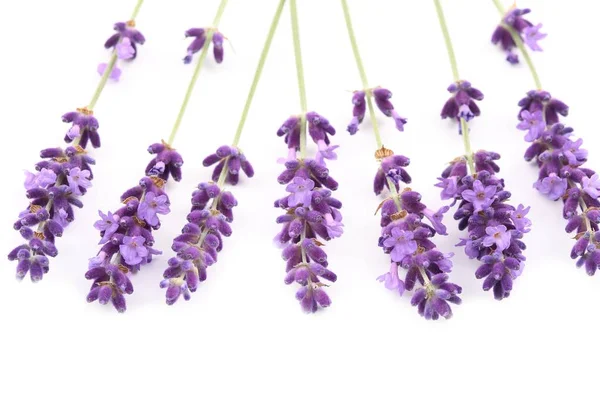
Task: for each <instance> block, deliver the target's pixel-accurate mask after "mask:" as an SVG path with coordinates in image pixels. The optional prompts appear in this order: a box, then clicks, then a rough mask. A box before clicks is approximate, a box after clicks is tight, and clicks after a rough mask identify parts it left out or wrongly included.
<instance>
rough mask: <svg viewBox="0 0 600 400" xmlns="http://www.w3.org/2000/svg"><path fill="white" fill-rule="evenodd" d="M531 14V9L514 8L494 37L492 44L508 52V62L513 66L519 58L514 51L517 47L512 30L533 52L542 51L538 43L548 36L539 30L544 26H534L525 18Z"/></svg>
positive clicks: (506, 15)
mask: <svg viewBox="0 0 600 400" xmlns="http://www.w3.org/2000/svg"><path fill="white" fill-rule="evenodd" d="M530 12H531V10H530V9H528V8H525V9H519V8H513V9H511V10H510V11H509V12H507V13H506V14H505V15H504V18H503V19H502V22H501V23H500V25H498V27H497V28H496V30H495V31H494V34H493V35H492V43H494V44H500V46H501V47H502V49H503V50H504V51H505V52H506V60H507V61H508V62H509V63H511V64H517V63H518V62H519V56H518V55H517V53H516V52H514V51H513V50H514V49H515V48H516V47H517V44H516V43H515V40H514V39H513V36H512V34H511V30H512V31H513V32H515V33H516V34H517V35H519V36H520V37H521V40H522V41H523V42H524V43H525V44H526V45H527V46H529V47H530V48H531V50H533V51H542V48H541V47H540V46H539V44H538V43H537V42H538V41H539V40H542V39H544V38H545V37H546V36H547V35H546V34H545V33H541V32H540V31H539V30H540V28H541V27H542V24H538V25H536V26H534V25H533V24H532V23H531V22H529V21H528V20H526V19H525V18H523V16H524V15H527V14H529V13H530Z"/></svg>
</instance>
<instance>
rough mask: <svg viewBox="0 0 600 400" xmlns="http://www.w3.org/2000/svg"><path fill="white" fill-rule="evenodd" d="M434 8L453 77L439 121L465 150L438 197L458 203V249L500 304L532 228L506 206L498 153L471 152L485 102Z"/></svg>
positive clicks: (524, 210) (522, 210)
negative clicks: (448, 124)
mask: <svg viewBox="0 0 600 400" xmlns="http://www.w3.org/2000/svg"><path fill="white" fill-rule="evenodd" d="M434 4H435V8H436V12H437V15H438V20H439V23H440V27H441V30H442V34H443V36H444V41H445V44H446V49H447V51H448V57H449V60H450V66H451V68H452V76H453V78H454V82H453V83H452V84H451V85H450V87H449V88H448V91H449V92H450V93H451V94H452V96H451V97H450V99H449V100H448V101H447V102H446V104H445V105H444V107H443V109H442V112H441V117H442V118H452V119H454V120H456V121H457V123H458V126H459V128H458V131H459V135H461V136H462V139H463V145H464V149H465V154H464V155H462V156H460V157H457V158H455V159H454V160H453V161H452V162H450V165H449V166H448V167H447V168H446V169H445V170H444V171H443V172H442V176H441V178H438V179H439V181H440V182H439V183H438V184H436V186H438V187H440V188H441V189H442V193H441V197H442V199H445V200H452V204H451V206H455V205H458V206H457V208H456V211H455V213H454V219H455V220H457V221H458V228H459V229H460V230H461V231H462V230H467V233H468V236H467V237H464V238H462V239H461V241H460V242H459V243H458V245H459V246H463V247H464V248H465V254H466V255H467V256H468V257H469V258H472V259H473V258H476V259H477V260H479V261H480V262H481V264H480V266H479V267H478V268H477V270H476V271H475V277H476V278H477V279H483V290H486V291H488V290H492V291H493V293H494V298H496V299H497V300H502V299H504V298H506V297H508V296H509V295H510V293H511V291H512V288H513V282H514V280H515V279H516V278H517V277H518V276H519V275H521V273H522V271H523V267H524V261H525V256H524V255H523V251H524V250H525V243H524V242H523V240H522V239H523V236H524V235H525V234H526V233H527V232H529V230H530V225H531V222H530V221H529V220H528V219H527V217H526V215H527V213H528V212H529V207H527V208H525V207H524V206H522V205H519V206H518V207H517V208H515V207H513V206H512V205H510V204H509V203H508V200H509V199H510V197H511V193H510V192H509V191H508V190H506V188H505V183H504V180H503V179H501V178H499V177H497V176H496V174H497V173H498V172H499V171H500V168H499V166H498V164H497V163H496V161H497V160H499V159H500V154H498V153H495V152H489V151H484V150H479V151H477V152H473V151H472V150H471V140H470V134H471V131H470V128H469V122H470V121H471V120H472V119H473V118H474V117H476V116H478V115H479V114H480V111H479V107H478V106H477V105H476V103H475V102H476V101H480V100H483V93H482V92H481V91H479V90H477V89H475V88H474V87H473V86H472V85H471V84H470V83H469V82H468V81H465V80H463V79H461V78H460V75H459V72H458V64H457V62H456V56H455V53H454V48H453V46H452V40H451V38H450V33H449V32H448V27H447V24H446V19H445V17H444V11H443V9H442V6H441V3H440V0H434Z"/></svg>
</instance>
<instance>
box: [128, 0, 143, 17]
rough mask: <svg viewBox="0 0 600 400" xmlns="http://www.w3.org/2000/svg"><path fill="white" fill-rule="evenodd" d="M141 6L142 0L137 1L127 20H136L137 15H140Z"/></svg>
mask: <svg viewBox="0 0 600 400" xmlns="http://www.w3.org/2000/svg"><path fill="white" fill-rule="evenodd" d="M142 4H144V0H138V2H137V4H136V5H135V8H134V9H133V12H132V13H131V18H129V19H130V20H132V21H134V20H135V19H136V18H137V16H138V14H139V13H140V8H142Z"/></svg>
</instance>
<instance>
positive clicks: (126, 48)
mask: <svg viewBox="0 0 600 400" xmlns="http://www.w3.org/2000/svg"><path fill="white" fill-rule="evenodd" d="M114 30H115V31H116V33H114V34H113V35H111V37H109V38H108V40H107V41H106V43H104V47H105V48H106V49H114V50H113V51H114V52H115V54H116V56H117V59H118V60H123V61H133V60H134V59H135V58H136V57H137V45H142V44H144V42H145V41H146V38H144V35H142V33H141V32H140V31H138V30H137V29H135V21H133V20H130V21H127V22H117V23H116V24H115V25H114ZM107 67H108V64H107V63H100V64H99V65H98V73H99V74H100V75H104V72H105V71H106V68H107ZM121 73H122V71H121V69H120V68H119V67H117V66H116V65H115V66H114V67H113V69H112V71H110V76H109V78H111V79H113V80H115V81H118V80H119V78H120V77H121Z"/></svg>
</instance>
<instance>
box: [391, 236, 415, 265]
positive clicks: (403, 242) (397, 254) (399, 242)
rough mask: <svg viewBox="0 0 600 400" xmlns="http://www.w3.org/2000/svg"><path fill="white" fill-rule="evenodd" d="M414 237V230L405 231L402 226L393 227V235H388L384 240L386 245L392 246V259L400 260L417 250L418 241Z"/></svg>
mask: <svg viewBox="0 0 600 400" xmlns="http://www.w3.org/2000/svg"><path fill="white" fill-rule="evenodd" d="M413 238H414V234H413V233H412V232H409V231H404V230H402V229H400V228H394V229H392V232H391V237H388V238H387V239H385V240H384V242H383V245H384V246H385V247H387V248H392V251H391V255H392V261H394V262H400V261H402V259H403V258H404V256H407V255H410V254H412V253H414V252H415V251H417V242H416V241H414V240H413Z"/></svg>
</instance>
